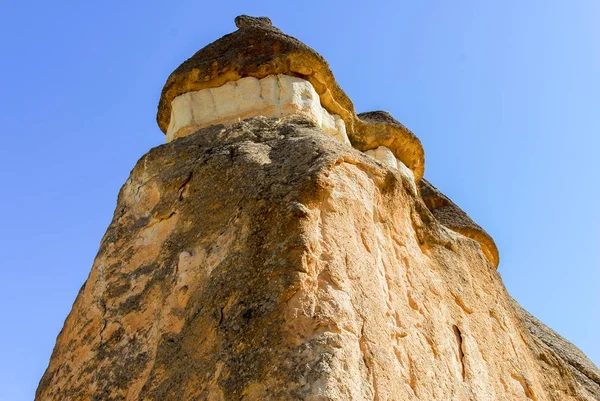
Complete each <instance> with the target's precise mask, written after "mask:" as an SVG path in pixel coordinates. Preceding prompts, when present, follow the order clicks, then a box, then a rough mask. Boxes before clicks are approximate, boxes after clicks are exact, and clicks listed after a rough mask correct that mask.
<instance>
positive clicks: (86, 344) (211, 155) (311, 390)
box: [36, 21, 598, 401]
mask: <svg viewBox="0 0 600 401" xmlns="http://www.w3.org/2000/svg"><path fill="white" fill-rule="evenodd" d="M243 23H244V22H243V21H242V22H240V24H243ZM548 330H549V329H548ZM548 330H546V328H545V327H544V326H543V325H540V324H538V323H537V322H536V321H535V319H532V318H530V317H528V316H527V315H524V314H523V312H522V311H521V310H520V309H519V308H518V307H517V306H516V305H515V304H514V302H513V300H512V299H511V298H510V296H509V295H508V294H507V293H506V290H505V288H504V286H503V284H502V281H501V278H500V276H499V275H498V273H497V271H496V269H495V268H494V267H493V265H492V264H491V263H490V261H489V260H488V259H487V258H486V256H485V255H484V253H483V251H482V248H481V246H480V244H479V243H478V242H476V241H474V240H473V239H470V238H467V237H465V236H463V235H461V234H459V233H457V232H454V231H452V230H449V229H447V228H446V227H445V226H443V225H442V224H440V223H439V222H438V221H437V220H436V218H435V217H434V215H433V214H432V213H431V212H430V211H429V209H428V208H427V207H426V205H425V203H424V202H423V201H422V199H421V198H420V195H419V194H418V193H417V192H416V191H415V186H414V183H413V182H412V181H411V179H410V178H409V177H408V176H407V175H405V174H402V172H401V171H400V170H397V169H394V168H388V167H386V166H385V165H384V164H382V163H379V162H377V161H376V160H374V159H373V158H371V157H369V156H367V155H365V154H364V153H362V152H359V151H358V150H356V149H353V148H352V147H350V146H349V145H347V144H344V143H343V142H341V141H339V140H337V139H335V138H333V137H332V136H330V135H327V134H326V133H324V132H323V131H321V130H320V129H319V128H318V127H316V126H315V124H314V123H313V122H312V121H310V120H307V119H303V118H286V119H282V120H279V119H267V118H263V117H258V118H253V119H250V120H245V121H243V122H241V123H239V124H235V125H232V126H230V127H227V128H224V127H223V126H212V127H208V128H204V129H201V130H200V131H198V132H196V133H195V134H191V135H189V136H186V137H183V138H180V139H177V140H175V141H173V142H170V143H168V144H165V145H162V146H159V147H157V148H155V149H152V150H151V151H150V152H149V153H148V154H146V155H145V156H144V157H143V158H142V159H141V160H140V161H139V162H138V163H137V165H136V167H135V168H134V169H133V171H132V173H131V176H130V178H129V179H128V181H127V182H126V184H125V185H124V186H123V188H122V189H121V192H120V194H119V199H118V204H117V208H116V210H115V214H114V218H113V221H112V223H111V224H110V226H109V228H108V231H107V233H106V235H105V236H104V238H103V239H102V242H101V245H100V250H99V252H98V255H97V257H96V260H95V262H94V265H93V267H92V271H91V273H90V276H89V278H88V280H87V281H86V283H85V284H84V286H83V287H82V289H81V291H80V293H79V295H78V296H77V300H76V301H75V304H74V305H73V310H72V311H71V313H70V315H69V316H68V318H67V320H66V322H65V325H64V328H63V330H62V332H61V333H60V335H59V337H58V340H57V343H56V348H55V350H54V352H53V355H52V358H51V361H50V365H49V367H48V369H47V371H46V373H45V374H44V376H43V378H42V380H41V382H40V385H39V388H38V391H37V394H36V400H38V401H47V400H48V401H49V400H61V401H62V400H128V401H133V400H161V401H168V400H240V399H243V400H511V401H512V400H555V401H565V400H593V399H598V398H595V397H596V396H597V394H598V393H597V392H594V391H596V390H597V387H594V386H597V385H598V380H597V379H598V376H597V374H598V373H597V369H596V368H595V367H594V366H593V364H591V363H590V362H589V361H587V360H585V359H582V358H581V356H580V355H579V354H578V352H577V351H576V350H574V348H573V347H572V346H571V345H570V344H567V345H565V344H564V343H562V340H561V341H558V340H557V339H556V338H554V337H553V336H552V335H551V334H548V333H550V332H549V331H548ZM532 334H533V335H532ZM578 372H579V373H578ZM581 375H583V376H585V380H587V381H585V380H583V381H582V378H581V377H580V376H581ZM595 389H596V390H595Z"/></svg>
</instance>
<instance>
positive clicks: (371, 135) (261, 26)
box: [157, 16, 425, 181]
mask: <svg viewBox="0 0 600 401" xmlns="http://www.w3.org/2000/svg"><path fill="white" fill-rule="evenodd" d="M236 25H237V27H238V30H237V31H235V32H233V33H230V34H228V35H225V36H223V37H222V38H220V39H218V40H217V41H215V42H213V43H211V44H209V45H208V46H206V47H204V48H202V49H201V50H199V51H198V52H197V53H196V54H194V55H193V56H192V57H190V58H189V59H188V60H186V61H185V62H184V63H183V64H181V65H180V66H179V67H177V69H175V71H173V73H172V74H171V75H170V76H169V78H168V79H167V82H166V83H165V86H164V88H163V90H162V94H161V97H160V101H159V105H158V113H157V122H158V125H159V127H160V129H161V130H162V131H163V132H165V133H166V132H167V129H168V127H169V122H170V119H171V106H172V102H173V100H174V99H175V98H176V97H178V96H180V95H183V94H185V93H188V92H195V91H200V90H203V89H207V88H217V87H221V86H223V85H225V84H226V83H228V82H233V81H237V80H239V79H242V78H245V77H253V78H257V79H263V78H265V77H267V76H270V75H278V74H283V75H288V76H293V77H299V78H302V79H305V80H307V81H308V82H310V84H312V86H313V87H314V89H315V90H316V92H317V94H318V95H319V98H320V101H321V105H322V106H323V107H324V108H325V109H326V110H327V111H328V112H329V113H331V114H334V115H339V116H340V117H341V118H342V119H343V120H344V122H345V125H346V130H347V133H348V137H349V139H350V142H352V145H353V146H354V147H356V148H357V149H359V150H369V149H375V148H377V147H378V146H386V147H388V148H390V149H391V150H392V151H393V152H394V154H395V155H396V157H397V158H398V159H400V160H401V161H402V162H403V163H404V164H405V165H406V166H407V167H408V168H409V169H411V170H412V171H413V173H414V176H415V179H416V181H418V180H419V179H421V177H423V173H424V169H425V154H424V151H423V147H422V145H421V142H420V141H419V139H418V138H417V137H416V136H415V135H414V134H413V133H412V132H411V131H410V130H408V129H407V128H406V127H404V126H403V125H401V124H400V125H396V124H391V125H390V124H388V123H387V122H385V121H378V122H371V121H368V120H365V119H361V118H359V116H357V115H356V112H355V110H354V105H353V103H352V101H351V100H350V98H349V97H348V96H347V95H346V94H345V93H344V91H343V90H342V89H341V88H340V86H339V85H338V84H337V82H336V80H335V78H334V76H333V73H332V72H331V69H330V68H329V65H328V64H327V61H325V59H323V57H321V55H320V54H318V53H317V52H316V51H314V50H313V49H311V48H310V47H308V46H306V45H305V44H304V43H302V42H300V41H299V40H297V39H295V38H293V37H291V36H289V35H286V34H285V33H283V32H282V31H281V30H279V29H277V28H275V27H274V26H272V24H271V21H270V20H269V19H268V18H253V17H248V16H240V17H238V18H236ZM182 132H184V133H185V134H188V133H190V132H193V131H190V130H183V131H182Z"/></svg>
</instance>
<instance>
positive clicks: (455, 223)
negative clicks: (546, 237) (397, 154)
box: [419, 178, 500, 268]
mask: <svg viewBox="0 0 600 401" xmlns="http://www.w3.org/2000/svg"><path fill="white" fill-rule="evenodd" d="M419 191H420V192H421V197H422V198H423V201H424V202H425V205H427V208H428V209H429V210H430V211H431V213H433V215H434V216H435V218H436V219H437V220H438V221H439V222H440V223H441V224H443V225H444V226H446V227H448V228H449V229H451V230H452V231H456V232H457V233H460V234H462V235H464V236H465V237H468V238H471V239H473V240H475V241H477V242H479V245H481V250H482V251H483V254H484V255H485V257H486V258H487V259H488V260H489V261H490V263H491V264H492V265H494V267H496V268H497V267H498V264H499V263H500V255H499V253H498V248H497V247H496V243H495V242H494V239H493V238H492V237H491V236H490V235H489V234H488V233H487V232H486V231H485V230H484V229H483V228H481V227H480V226H479V225H478V224H477V223H475V222H474V221H473V220H471V218H470V217H469V216H468V215H467V214H466V213H465V212H464V211H463V210H462V209H461V208H460V207H458V206H457V205H456V204H455V203H454V202H452V201H451V200H450V199H449V198H448V197H447V196H446V195H444V194H443V193H441V192H440V191H439V190H438V189H437V188H436V187H434V186H433V185H431V183H430V182H429V181H427V180H426V179H424V178H423V179H422V180H421V181H420V182H419Z"/></svg>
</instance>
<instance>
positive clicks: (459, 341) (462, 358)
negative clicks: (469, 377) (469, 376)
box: [452, 325, 466, 381]
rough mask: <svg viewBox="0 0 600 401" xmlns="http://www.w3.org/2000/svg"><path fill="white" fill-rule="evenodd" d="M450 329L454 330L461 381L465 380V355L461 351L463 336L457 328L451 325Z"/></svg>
mask: <svg viewBox="0 0 600 401" xmlns="http://www.w3.org/2000/svg"><path fill="white" fill-rule="evenodd" d="M452 329H453V330H454V335H455V336H456V343H457V344H458V361H459V362H460V366H461V374H462V378H463V381H464V380H465V376H466V372H465V354H464V350H463V335H462V333H461V331H460V329H459V328H458V326H456V325H453V326H452Z"/></svg>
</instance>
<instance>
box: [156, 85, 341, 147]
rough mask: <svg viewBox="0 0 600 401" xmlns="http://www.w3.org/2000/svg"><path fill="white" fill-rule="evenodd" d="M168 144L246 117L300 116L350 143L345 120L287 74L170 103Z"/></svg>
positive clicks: (187, 95)
mask: <svg viewBox="0 0 600 401" xmlns="http://www.w3.org/2000/svg"><path fill="white" fill-rule="evenodd" d="M171 107H172V108H171V120H170V123H169V128H168V130H167V142H170V141H172V140H173V139H176V138H179V137H182V136H186V135H189V134H190V133H192V132H194V131H196V130H198V129H199V128H202V127H206V126H209V125H215V124H225V125H227V124H233V123H236V122H239V121H241V120H244V119H246V118H249V117H255V116H264V117H283V116H288V115H292V114H301V115H303V116H306V117H308V118H310V119H311V120H313V121H314V122H316V123H317V125H318V126H319V127H320V128H321V129H322V130H323V131H325V132H327V133H328V134H330V135H333V136H334V137H336V138H337V139H339V140H341V141H342V142H345V143H348V144H349V143H350V141H349V140H348V136H347V134H346V125H345V123H344V120H342V118H341V117H340V116H338V115H336V114H330V113H329V112H328V111H327V110H325V109H324V108H323V107H322V106H321V102H320V99H319V95H318V94H317V92H316V91H315V89H314V88H313V86H312V85H311V84H310V82H308V81H306V80H304V79H300V78H296V77H292V76H289V75H283V74H278V75H269V76H268V77H266V78H263V79H256V78H252V77H246V78H242V79H239V80H237V81H230V82H227V83H226V84H225V85H223V86H220V87H217V88H210V89H202V90H200V91H194V92H187V93H184V94H182V95H179V96H177V97H176V98H175V99H173V102H172V103H171Z"/></svg>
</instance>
